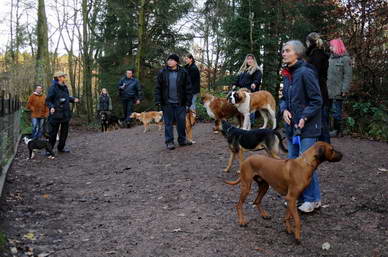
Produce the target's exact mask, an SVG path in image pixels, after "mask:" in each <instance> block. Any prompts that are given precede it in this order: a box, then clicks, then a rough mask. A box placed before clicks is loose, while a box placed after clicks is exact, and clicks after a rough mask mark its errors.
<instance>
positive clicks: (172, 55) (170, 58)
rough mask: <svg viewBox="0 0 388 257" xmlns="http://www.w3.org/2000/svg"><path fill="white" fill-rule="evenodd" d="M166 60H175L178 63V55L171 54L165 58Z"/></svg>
mask: <svg viewBox="0 0 388 257" xmlns="http://www.w3.org/2000/svg"><path fill="white" fill-rule="evenodd" d="M168 60H174V61H176V62H177V63H179V56H178V55H176V54H171V55H170V56H169V57H168V58H167V61H168Z"/></svg>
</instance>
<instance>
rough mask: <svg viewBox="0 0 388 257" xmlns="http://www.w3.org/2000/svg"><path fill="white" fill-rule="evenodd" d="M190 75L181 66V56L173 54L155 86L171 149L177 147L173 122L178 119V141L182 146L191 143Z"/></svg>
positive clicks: (156, 98) (167, 144) (156, 101)
mask: <svg viewBox="0 0 388 257" xmlns="http://www.w3.org/2000/svg"><path fill="white" fill-rule="evenodd" d="M192 97H193V95H192V89H191V81H190V77H189V75H188V73H187V71H186V70H185V69H183V68H182V67H181V66H179V56H178V55H176V54H171V55H170V56H169V57H168V58H167V65H166V66H165V67H164V68H163V69H162V70H161V71H160V72H159V74H158V76H157V78H156V86H155V104H156V105H157V106H161V108H162V111H163V120H164V125H165V129H164V133H165V143H166V147H167V149H169V150H173V149H175V144H174V132H173V122H174V121H176V130H177V132H178V143H179V145H180V146H187V145H191V144H192V142H190V141H188V140H187V139H186V131H185V129H186V112H187V111H188V110H189V108H190V106H191V104H192Z"/></svg>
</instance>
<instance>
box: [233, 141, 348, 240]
mask: <svg viewBox="0 0 388 257" xmlns="http://www.w3.org/2000/svg"><path fill="white" fill-rule="evenodd" d="M341 159H342V154H341V153H340V152H338V151H336V150H334V149H333V146H331V145H330V144H328V143H324V142H317V143H315V144H314V145H313V146H312V147H310V148H309V149H308V150H307V151H306V152H304V153H303V154H302V155H301V156H300V157H299V158H297V159H287V160H278V159H273V158H269V157H266V156H263V155H252V156H250V157H249V158H247V159H246V160H245V161H243V163H242V165H241V173H240V178H239V179H238V180H236V181H226V183H227V184H229V185H236V184H238V183H240V182H241V185H240V188H241V193H240V201H239V202H238V204H237V206H236V208H237V214H238V217H239V220H240V226H246V224H247V222H246V221H245V218H244V214H243V211H242V207H243V204H244V202H245V199H246V197H247V196H248V194H249V191H250V190H251V184H252V180H255V181H256V183H257V184H258V185H259V191H258V193H257V197H256V199H255V201H254V204H255V205H256V208H257V209H258V211H259V213H260V215H261V216H262V217H263V218H264V219H268V218H270V215H269V214H268V212H266V211H265V210H264V209H263V208H262V207H261V206H260V203H261V199H262V198H263V197H264V195H265V194H266V193H267V190H268V188H269V186H271V187H272V188H273V189H274V190H275V191H276V192H278V193H279V194H281V195H282V196H285V199H286V200H287V201H288V208H287V210H286V214H285V217H284V224H285V226H286V229H287V232H288V233H291V232H292V228H291V224H290V219H291V218H294V223H295V228H294V235H295V239H296V242H297V243H300V239H301V222H300V217H299V214H298V209H297V207H296V202H297V200H298V198H299V196H300V194H301V193H302V192H303V191H304V189H305V188H306V187H307V186H308V185H309V184H310V182H311V177H312V174H313V171H314V170H315V169H316V168H317V167H318V165H319V164H321V163H322V162H324V161H329V162H338V161H340V160H341Z"/></svg>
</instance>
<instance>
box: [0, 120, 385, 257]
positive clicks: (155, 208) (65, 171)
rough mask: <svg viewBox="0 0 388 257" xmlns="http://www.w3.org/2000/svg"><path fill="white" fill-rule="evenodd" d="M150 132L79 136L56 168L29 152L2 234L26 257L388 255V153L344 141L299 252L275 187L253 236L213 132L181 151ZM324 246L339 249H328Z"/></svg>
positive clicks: (22, 155)
mask: <svg viewBox="0 0 388 257" xmlns="http://www.w3.org/2000/svg"><path fill="white" fill-rule="evenodd" d="M142 129H143V128H142V127H140V126H139V127H135V128H131V129H121V130H117V131H113V132H109V133H107V134H101V133H96V132H85V131H83V132H82V131H74V130H73V132H72V134H71V136H70V140H69V145H70V147H71V149H72V153H71V154H62V155H60V156H58V158H56V159H55V160H53V161H51V160H48V159H46V158H44V157H43V156H38V157H37V159H36V160H34V161H32V162H30V161H27V160H26V157H27V151H26V147H25V146H21V147H20V148H19V153H18V154H17V158H16V160H15V162H14V163H13V166H12V168H11V170H10V171H9V176H8V182H7V185H6V188H5V190H4V192H3V196H2V199H1V202H0V204H1V208H0V215H1V220H0V226H1V227H0V228H1V230H3V231H5V233H6V235H7V237H8V239H10V240H11V243H10V244H9V245H8V247H13V246H16V247H17V250H18V253H17V254H15V256H26V255H25V253H26V252H28V250H30V252H32V253H33V256H38V254H41V256H45V255H44V253H50V255H49V256H58V257H64V256H71V257H100V256H155V257H166V256H247V257H250V256H382V255H384V254H388V202H387V199H388V194H387V189H388V188H387V185H388V172H387V171H386V170H385V171H384V170H382V171H379V170H378V168H385V169H388V154H387V153H388V144H386V143H378V142H371V141H365V140H356V139H350V138H347V137H345V138H341V139H339V140H336V139H335V140H334V145H335V146H336V147H337V148H338V149H339V150H341V151H342V152H343V153H344V154H345V157H344V159H343V161H342V162H340V163H336V164H328V163H325V164H323V165H321V167H320V168H319V176H320V181H321V190H322V198H323V204H324V205H325V207H326V208H321V209H320V210H319V211H317V212H316V213H314V214H310V215H302V224H303V227H302V245H300V246H297V245H295V244H294V241H293V237H292V236H290V235H288V234H286V233H285V232H284V227H283V223H282V218H283V213H284V207H283V200H282V199H281V198H280V197H279V196H278V195H277V194H276V193H275V192H274V191H272V190H270V191H269V193H268V194H267V195H266V196H265V198H264V201H263V204H264V207H265V208H266V209H267V210H268V211H269V212H270V214H271V215H272V219H271V220H263V219H261V218H260V217H259V216H258V213H257V211H256V209H254V208H253V206H252V205H251V204H247V205H246V206H245V210H246V215H247V218H248V220H249V224H248V227H247V228H240V227H239V226H238V224H237V217H236V212H235V209H234V205H235V203H236V202H237V200H238V196H239V187H238V186H237V187H232V186H229V185H225V184H224V183H223V180H224V179H234V178H236V174H235V173H234V172H231V173H229V174H226V173H224V172H223V171H222V169H223V168H224V167H225V165H226V160H227V158H228V152H227V150H226V142H225V140H224V139H223V137H222V136H221V135H215V134H213V133H211V132H210V131H211V125H210V124H198V125H197V126H196V127H195V130H194V136H195V139H196V141H197V144H195V145H193V146H190V147H185V148H177V149H176V150H174V151H167V150H165V148H164V144H163V137H162V135H161V133H160V132H158V131H156V127H152V132H150V133H147V134H146V135H144V134H143V133H142ZM236 168H237V163H235V165H234V171H235V170H236ZM255 190H256V186H254V188H253V191H252V194H251V195H250V197H249V202H252V201H253V198H254V194H253V192H254V191H255ZM28 233H29V234H28ZM31 239H32V240H31ZM325 242H328V243H330V245H331V248H330V249H329V250H322V244H323V243H325ZM29 248H33V249H32V250H31V249H29ZM3 256H10V255H7V253H3ZM385 256H386V255H385Z"/></svg>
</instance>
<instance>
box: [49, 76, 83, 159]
mask: <svg viewBox="0 0 388 257" xmlns="http://www.w3.org/2000/svg"><path fill="white" fill-rule="evenodd" d="M65 82H66V74H65V73H63V72H56V73H55V74H54V80H53V81H52V84H51V86H50V88H49V90H48V94H47V97H46V104H47V106H48V108H49V111H50V115H49V118H48V122H49V125H50V131H49V137H50V138H49V142H50V144H51V146H52V147H53V148H54V146H55V143H56V139H57V134H58V130H59V127H60V128H61V131H60V134H59V143H58V151H59V152H62V153H68V152H70V150H69V149H68V148H65V144H66V139H67V135H68V132H69V122H70V119H71V110H70V103H78V102H79V99H78V98H75V97H72V96H69V90H68V89H67V86H66V84H65Z"/></svg>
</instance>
